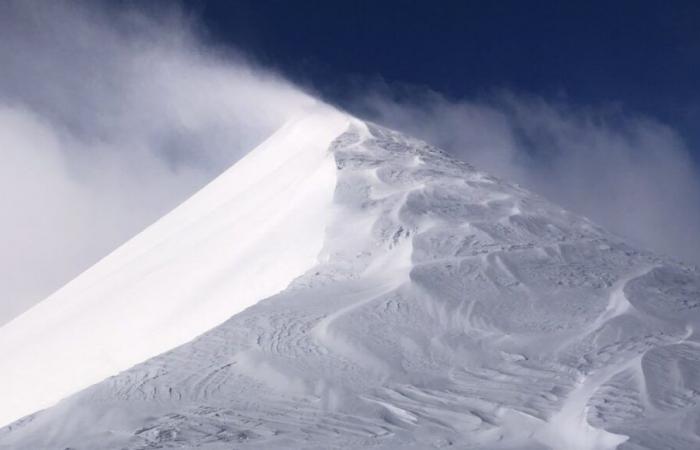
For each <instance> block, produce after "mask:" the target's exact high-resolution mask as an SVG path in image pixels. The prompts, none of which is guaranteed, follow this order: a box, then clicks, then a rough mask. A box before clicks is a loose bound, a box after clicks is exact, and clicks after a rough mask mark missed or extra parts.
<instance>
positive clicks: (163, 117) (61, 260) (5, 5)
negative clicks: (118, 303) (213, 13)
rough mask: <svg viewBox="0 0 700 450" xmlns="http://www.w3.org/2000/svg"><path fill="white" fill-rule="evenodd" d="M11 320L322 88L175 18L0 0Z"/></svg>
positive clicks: (1, 244)
mask: <svg viewBox="0 0 700 450" xmlns="http://www.w3.org/2000/svg"><path fill="white" fill-rule="evenodd" d="M0 61H1V62H2V63H1V64H2V70H0V129H1V130H2V133H0V151H1V152H2V165H0V192H2V195H1V196H0V209H2V211H4V214H3V220H2V221H0V248H2V256H1V257H0V286H2V289H3V293H2V297H1V298H0V324H1V323H3V322H6V321H7V320H9V319H10V318H12V317H13V316H15V315H17V314H18V313H19V312H21V311H23V310H25V309H26V308H28V307H29V306H31V305H32V304H33V303H35V302H36V301H38V300H40V299H41V298H43V297H45V296H46V295H48V294H49V293H50V292H51V291H53V290H55V289H57V288H58V287H60V286H61V285H62V284H64V283H65V282H67V281H68V280H69V279H70V278H71V277H73V276H75V275H77V274H78V273H79V272H80V271H81V270H83V269H85V268H86V267H87V266H89V265H90V264H92V263H94V262H95V261H96V260H97V259H98V258H100V257H102V256H104V255H105V254H106V253H108V252H109V251H110V250H111V249H113V248H114V247H115V246H116V245H118V244H120V243H122V242H124V241H125V240H126V239H127V238H128V237H130V236H132V235H133V234H135V233H136V232H137V231H139V230H140V229H142V228H143V227H144V226H145V225H147V224H149V223H151V222H153V221H154V220H155V219H156V218H158V217H159V216H161V215H162V214H164V213H165V212H167V211H168V210H170V209H171V208H172V207H174V206H175V205H176V204H178V203H179V202H180V201H182V200H183V199H184V198H185V197H187V196H188V195H189V194H191V193H192V192H194V191H195V190H196V189H197V188H199V187H201V186H202V185H204V184H205V183H206V182H208V181H209V180H211V179H212V178H213V177H214V176H215V175H217V174H219V173H220V172H222V171H223V170H224V169H225V168H227V167H228V166H230V165H231V164H232V163H233V162H234V161H236V160H237V159H238V158H240V157H241V156H242V155H243V154H244V153H245V152H246V151H248V150H250V149H251V148H252V147H254V146H255V145H256V144H257V143H259V142H260V141H261V140H262V139H263V138H265V137H267V136H268V135H269V134H271V133H272V131H274V130H275V129H277V128H279V126H280V125H281V124H282V123H283V122H285V121H286V120H287V119H288V118H289V117H290V116H291V115H292V114H294V112H295V111H298V110H299V109H301V108H303V107H304V106H305V105H308V104H310V103H313V102H314V100H312V99H311V98H309V97H308V96H307V95H306V94H304V93H302V92H301V91H300V90H299V89H297V88H294V87H292V86H291V85H290V84H289V83H287V82H285V81H284V80H282V79H280V78H279V77H276V76H274V75H273V74H271V73H269V72H266V71H264V70H261V69H259V68H257V67H255V66H254V65H251V64H249V63H248V62H246V61H244V59H243V58H241V57H240V56H238V55H236V54H232V53H231V52H230V51H229V52H223V51H216V50H212V48H211V46H208V47H207V48H205V47H204V46H203V45H202V44H201V39H199V38H198V37H197V30H196V27H195V26H194V25H193V22H192V21H191V20H189V19H188V18H187V17H186V16H184V15H183V14H181V13H179V12H178V11H177V10H175V9H171V10H170V14H169V15H167V17H163V15H162V14H161V15H159V17H157V18H156V17H155V16H153V15H150V14H148V13H145V12H143V11H136V10H123V9H119V10H118V9H117V8H111V7H108V6H105V5H104V4H102V3H88V2H68V1H58V2H38V1H37V2H34V1H30V2H25V1H22V2H20V1H10V2H2V5H0Z"/></svg>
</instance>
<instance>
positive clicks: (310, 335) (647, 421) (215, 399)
mask: <svg viewBox="0 0 700 450" xmlns="http://www.w3.org/2000/svg"><path fill="white" fill-rule="evenodd" d="M336 117H338V116H336V115H331V116H329V120H330V121H331V122H330V123H333V124H336ZM305 120H306V119H304V120H302V121H301V123H304V122H305ZM319 120H320V122H314V124H315V126H318V127H321V128H323V129H324V130H326V129H327V130H328V134H335V135H334V136H333V137H335V139H334V140H333V142H332V143H331V144H329V141H330V140H331V139H332V138H328V139H326V140H325V141H324V143H323V145H324V146H325V147H326V150H328V152H327V153H324V151H321V150H320V149H319V148H320V147H321V144H320V143H319V141H318V140H316V138H313V139H310V140H309V149H308V151H309V152H310V153H314V154H317V153H316V152H317V150H318V155H319V156H318V158H319V161H327V160H326V159H324V157H323V156H322V155H324V154H325V155H328V156H329V157H330V158H332V161H333V165H332V167H331V168H330V169H331V170H330V172H331V173H330V174H329V175H328V183H313V185H312V187H313V188H314V189H319V190H320V189H328V190H329V192H327V193H326V194H325V195H327V197H324V199H326V200H324V201H319V202H318V203H315V204H314V205H310V206H313V207H315V208H318V209H313V208H311V207H309V208H304V209H300V208H295V209H294V211H295V212H296V213H297V214H301V215H304V216H307V215H308V217H305V218H298V217H297V218H294V220H299V221H302V223H306V224H307V225H308V226H309V227H314V228H313V230H314V233H310V230H307V229H300V228H299V229H294V230H290V231H288V234H287V235H286V237H287V239H290V240H292V241H296V242H295V244H296V245H297V247H296V248H295V249H294V250H295V251H301V249H302V248H303V250H304V251H308V254H309V255H311V254H312V253H313V257H312V256H309V258H308V260H305V261H312V260H314V261H317V262H316V263H313V262H310V263H308V266H306V267H302V266H303V265H302V264H299V266H298V268H299V269H300V271H299V272H301V271H303V270H304V269H306V270H305V271H304V273H303V274H301V273H300V275H299V276H298V277H296V278H295V279H294V280H293V281H292V282H291V284H290V285H289V286H288V287H287V288H286V289H284V290H282V291H281V292H279V293H277V294H275V295H271V296H270V297H269V298H267V299H266V300H264V301H261V302H258V303H256V304H255V305H254V306H251V307H250V308H248V309H246V310H245V311H243V312H241V313H239V314H236V315H234V316H233V317H231V318H230V320H228V321H226V322H225V323H223V324H221V325H219V326H216V327H215V328H213V329H211V330H210V331H208V332H206V333H204V334H202V335H201V336H199V337H198V338H196V339H194V340H193V341H191V342H189V343H186V344H184V345H182V346H180V347H178V348H176V349H174V350H172V351H168V352H166V353H163V354H161V355H159V356H157V357H155V358H152V359H149V360H147V361H145V362H143V363H141V364H138V365H136V366H134V367H132V368H130V369H129V370H126V371H124V372H122V373H120V374H118V375H116V376H113V377H111V378H108V379H106V380H104V381H102V382H100V383H98V384H96V385H94V386H92V387H90V388H88V389H86V390H83V391H82V392H80V393H78V394H76V395H73V396H71V397H70V398H68V399H66V400H64V401H62V402H60V403H59V404H58V405H56V406H55V407H53V408H50V409H48V410H46V411H43V412H39V413H37V414H34V415H31V416H29V417H27V418H25V419H23V420H21V421H19V422H16V423H14V424H12V425H11V426H9V427H7V428H5V429H3V430H2V431H0V447H2V446H3V445H4V446H5V447H7V448H32V449H41V448H73V449H93V448H115V449H117V448H119V449H121V448H171V447H179V448H194V447H197V448H207V449H224V448H225V449H230V448H260V449H269V448H318V449H328V448H364V447H370V446H371V447H375V448H416V449H424V448H439V447H446V446H454V447H456V448H484V449H526V448H527V449H540V448H551V449H612V448H616V447H619V448H625V449H641V448H649V449H656V448H678V449H687V448H698V447H700V437H699V436H698V434H699V433H700V425H699V424H700V407H699V406H698V394H699V393H700V341H699V340H698V335H697V334H696V331H695V330H697V329H698V327H699V326H700V308H698V306H700V276H699V274H698V272H697V270H696V269H694V268H691V267H685V266H683V265H680V264H676V263H672V262H669V261H665V260H662V259H659V258H656V257H654V256H653V255H650V254H647V253H644V252H639V251H636V250H634V249H633V248H630V247H629V246H627V245H625V244H624V243H623V242H620V241H619V240H618V239H616V238H615V237H613V236H610V235H609V234H607V233H606V232H604V231H603V230H601V229H599V228H597V227H596V226H595V225H593V224H591V223H590V222H588V221H587V220H585V219H583V218H580V217H577V216H574V215H571V214H569V213H567V212H566V211H563V210H562V209H561V208H558V207H556V206H554V205H552V204H550V203H548V202H546V201H544V200H542V199H540V198H538V197H537V196H535V195H533V194H531V193H528V192H526V191H524V190H521V189H519V188H518V187H515V186H513V185H510V184H508V183H505V182H502V181H500V180H498V179H495V178H492V177H490V176H487V175H485V174H483V173H480V172H477V171H475V170H473V169H472V168H471V167H470V166H468V165H466V164H463V163H459V162H456V161H454V160H452V159H450V158H449V157H447V156H446V155H444V154H443V153H441V152H440V151H439V150H437V149H435V148H432V147H430V146H429V145H427V144H425V143H423V142H420V141H417V140H413V139H410V138H407V137H405V136H402V135H400V134H397V133H394V132H391V131H389V130H386V129H383V128H380V127H376V126H372V125H366V124H364V123H361V122H359V121H357V120H354V119H349V118H345V119H342V118H338V119H337V127H336V125H333V126H331V125H330V123H329V124H326V123H325V119H323V120H321V119H319ZM293 127H296V125H295V126H293ZM288 128H289V127H288ZM311 128H312V129H314V127H311ZM308 131H309V130H308V129H307V130H305V131H304V132H308ZM324 136H325V135H324ZM274 139H275V138H273V140H274ZM311 141H313V142H311ZM312 144H313V145H312ZM317 144H318V145H317ZM279 145H282V146H285V145H286V144H285V143H284V142H283V141H281V140H280V141H279ZM302 153H303V151H302ZM250 158H254V156H253V155H251V157H250ZM323 164H326V163H325V162H324V163H322V165H323ZM323 167H324V169H323V170H324V171H325V170H326V169H327V167H326V165H323ZM234 170H235V168H234ZM245 170H246V171H247V170H249V169H245ZM286 170H292V169H291V168H287V167H285V168H282V169H280V173H283V172H285V171H286ZM324 173H325V172H324ZM276 188H278V187H276ZM222 189H224V190H225V188H222ZM279 194H282V193H281V192H280V193H279ZM316 194H317V195H319V196H322V197H323V194H321V193H319V192H316ZM222 195H223V194H222ZM331 197H332V201H331ZM278 204H283V205H284V204H286V202H279V203H278ZM225 213H226V214H228V213H231V211H230V210H228V211H225ZM222 214H224V211H222ZM244 216H245V214H242V215H241V216H240V217H244ZM312 217H314V218H315V217H323V219H322V222H323V224H322V225H319V224H315V223H312V222H313V219H312ZM288 219H289V220H291V219H292V218H291V217H289V218H288ZM237 220H242V219H237ZM202 223H208V222H207V221H203V222H202ZM225 224H226V226H233V221H225ZM202 226H204V225H202ZM205 228H206V227H205ZM319 230H320V231H319ZM315 233H318V235H316V234H315ZM311 234H314V237H315V238H316V239H318V240H317V241H313V240H309V239H310V236H311ZM265 235H266V236H267V234H265ZM183 238H184V237H183V236H182V235H181V236H180V237H178V239H183ZM260 242H265V241H263V240H262V238H261V240H260V241H256V243H255V245H260ZM307 242H317V245H316V246H314V248H313V249H307V248H306V244H307ZM321 242H322V243H321ZM251 249H254V247H251ZM311 250H313V251H311ZM202 251H203V250H202ZM228 251H230V250H229V249H221V252H222V253H223V254H226V252H228ZM255 253H256V252H254V251H252V250H251V254H255ZM316 257H317V259H315V258H316ZM182 258H183V260H191V261H192V265H191V266H190V268H191V270H197V271H201V272H202V273H208V272H209V270H210V266H209V260H210V255H208V254H206V253H200V249H199V248H198V247H197V248H191V251H190V252H188V253H187V254H186V255H185V256H182ZM137 261H138V258H134V259H133V260H132V262H131V263H130V264H129V265H133V264H135V263H136V262H137ZM126 267H128V266H125V268H126ZM217 270H218V269H217ZM220 270H221V271H220V272H219V274H226V275H225V276H226V277H233V278H235V277H236V276H237V274H236V271H237V270H238V269H237V267H236V266H230V267H220ZM290 273H291V272H290ZM177 275H178V278H172V279H168V281H167V282H163V281H162V280H161V281H160V282H161V283H162V284H161V285H160V286H161V288H162V289H169V284H170V283H174V282H179V283H187V282H188V280H189V279H190V274H186V273H178V274H177ZM222 277H223V275H222ZM217 279H220V278H217ZM207 286H208V284H207V283H203V284H202V285H201V286H197V288H198V289H199V294H200V295H199V297H198V298H199V299H201V301H208V299H209V296H210V295H211V294H210V293H209V291H208V290H207V289H206V287H207ZM276 290H280V289H279V288H276ZM150 295H151V296H152V297H153V298H160V292H159V288H158V286H156V285H155V284H154V285H153V290H152V291H150ZM236 297H237V295H234V294H232V295H231V298H232V299H234V300H232V302H236V301H237V300H235V298H236ZM118 298H120V297H118ZM250 298H252V296H251V297H250ZM167 301H168V300H167V299H166V300H163V301H162V303H163V304H165V305H167ZM249 303H252V301H251V302H249ZM163 307H165V306H163ZM232 309H235V308H232ZM234 312H235V311H234ZM163 320H164V322H165V323H167V322H168V321H172V320H180V318H179V317H178V316H177V314H175V313H174V314H171V315H170V316H169V317H167V318H165V319H163ZM139 339H141V340H142V341H143V342H142V344H143V345H146V344H147V342H146V340H147V339H150V337H148V338H144V337H140V338H139ZM43 375H44V376H45V375H46V374H43ZM35 382H36V383H39V382H38V381H35Z"/></svg>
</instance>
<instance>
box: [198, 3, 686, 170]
mask: <svg viewBox="0 0 700 450" xmlns="http://www.w3.org/2000/svg"><path fill="white" fill-rule="evenodd" d="M186 5H187V6H186V8H191V11H192V12H194V13H195V14H196V15H198V16H200V18H201V19H202V20H203V22H204V24H205V26H206V28H207V29H208V32H209V33H210V36H211V37H212V38H213V39H215V40H217V41H223V42H225V43H230V44H234V45H236V46H237V47H239V48H241V49H242V50H243V51H244V52H246V53H248V54H250V55H252V56H253V57H254V58H255V59H256V60H257V61H259V62H261V63H263V64H264V65H267V66H272V67H274V68H276V69H278V70H280V71H281V72H283V73H284V74H285V75H286V76H288V77H290V78H291V79H293V80H294V81H297V82H299V83H302V84H309V85H312V86H314V88H315V89H318V90H319V91H320V92H321V93H322V94H323V95H324V96H325V97H326V98H328V99H331V100H333V101H336V102H339V103H341V104H342V103H343V102H344V101H345V100H347V99H346V98H345V96H346V94H347V93H348V92H352V91H351V90H350V89H349V88H350V87H352V86H354V85H357V84H358V82H359V83H362V81H363V80H365V81H367V80H369V81H372V80H374V81H376V80H377V79H379V78H381V79H382V80H383V81H385V82H387V83H388V84H389V85H392V84H395V83H408V84H414V85H419V86H422V87H428V88H430V89H433V90H436V91H439V92H441V93H443V94H445V95H447V96H448V97H450V98H453V99H459V98H464V97H473V96H475V95H479V94H481V93H483V92H485V91H489V90H491V89H498V88H508V89H511V90H514V91H516V92H521V93H529V94H537V95H542V96H545V97H561V96H565V98H566V99H567V100H568V101H570V102H573V103H574V104H581V105H591V104H593V105H600V104H608V103H615V104H618V106H621V107H623V108H625V110H627V111H629V112H633V113H634V112H639V113H643V114H648V115H651V116H653V117H655V118H657V119H659V120H661V121H663V122H665V123H668V124H671V125H672V126H674V127H675V128H676V129H678V130H679V131H680V132H681V134H682V135H683V136H684V137H685V138H686V140H687V141H688V143H689V144H691V146H692V147H697V144H699V143H700V130H696V128H697V126H696V124H697V123H698V121H699V120H700V2H691V1H617V2H569V1H548V2H545V1H532V2H522V1H497V2H484V1H481V2H471V1H435V0H433V1H365V0H356V1H349V2H336V1H328V0H326V1H311V0H307V1H299V2H292V1H279V0H278V1H273V0H268V1H261V0H237V1H225V0H209V1H206V0H198V1H195V2H190V3H187V4H186ZM694 153H695V155H696V156H697V155H698V152H697V151H696V152H694Z"/></svg>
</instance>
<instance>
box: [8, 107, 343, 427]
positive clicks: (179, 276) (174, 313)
mask: <svg viewBox="0 0 700 450" xmlns="http://www.w3.org/2000/svg"><path fill="white" fill-rule="evenodd" d="M352 120H353V119H352V118H350V117H349V116H346V115H344V114H342V113H340V112H337V111H335V110H333V109H332V108H330V107H327V106H325V105H316V106H314V107H313V108H311V109H310V110H309V111H305V112H304V113H303V114H299V116H298V117H295V118H293V119H292V120H290V121H289V122H288V123H286V124H285V125H284V126H283V127H282V128H281V129H280V130H278V131H277V132H276V133H275V134H274V135H273V136H271V137H270V138H268V139H267V140H266V141H265V142H263V143H262V144H261V145H260V146H259V147H258V148H256V149H255V150H253V151H252V152H251V153H249V154H248V155H247V156H246V157H244V158H243V159H242V160H240V161H239V162H238V163H237V164H235V165H234V166H233V167H231V168H230V169H229V170H228V171H226V172H225V173H223V174H222V175H221V176H219V177H218V178H217V179H216V180H214V181H212V182H211V183H210V184H209V185H208V186H206V187H205V188H203V189H202V190H201V191H200V192H198V193H197V194H195V195H194V196H193V197H192V198H190V199H189V200H187V201H186V202H185V203H183V204H182V205H181V206H179V207H178V208H176V209H175V210H173V211H172V212H171V213H169V214H167V215H166V216H164V217H163V218H162V219H160V220H159V221H158V222H156V223H155V224H153V225H152V226H150V227H148V228H147V229H146V230H144V231H143V232H142V233H140V234H139V235H137V236H136V237H134V238H133V239H131V240H130V241H128V242H127V243H126V244H124V245H122V246H121V247H120V248H118V249H117V250H115V251H114V252H113V253H112V254H110V255H109V256H107V257H105V258H104V259H103V260H102V261H100V262H99V263H98V264H96V265H95V266H93V267H92V268H90V269H89V270H87V271H86V272H85V273H83V274H82V275H80V276H79V277H77V278H76V279H75V280H73V281H72V282H70V283H69V284H67V285H66V286H65V287H63V288H62V289H60V290H59V291H57V292H56V293H55V294H53V295H51V296H50V297H48V298H47V299H46V300H44V301H43V302H41V303H39V304H38V305H37V306H35V307H34V308H32V309H31V310H29V311H27V312H26V313H25V314H23V315H21V316H20V317H18V318H16V319H15V320H13V321H11V322H10V323H8V324H7V325H5V326H4V327H2V328H0V355H2V358H0V398H1V399H2V401H0V424H7V423H9V422H11V421H13V420H16V419H18V418H20V417H22V416H24V415H26V414H29V413H32V412H34V411H36V410H39V409H42V408H45V407H48V406H50V405H52V404H53V403H55V402H56V401H58V400H60V399H61V398H63V397H65V396H67V395H69V394H71V393H73V392H76V391H78V390H79V389H83V388H85V387H87V386H89V385H91V384H93V383H96V382H98V381H100V380H102V379H104V378H106V377H108V376H110V375H114V374H116V373H118V372H120V371H122V370H125V369H127V368H129V367H131V366H133V365H134V364H136V363H139V362H141V361H144V360H145V359H147V358H149V357H152V356H155V355H157V354H159V353H162V352H164V351H166V350H169V349H171V348H174V347H176V346H178V345H180V344H184V343H185V342H187V341H189V340H191V339H193V338H194V337H195V336H197V335H199V334H201V333H203V332H205V331H207V330H209V329H211V328H213V327H214V326H216V325H218V324H220V323H221V322H223V321H224V320H226V319H228V318H229V317H231V316H232V315H233V314H236V313H238V312H240V311H242V310H243V309H245V308H246V307H248V306H250V305H252V304H254V303H255V302H256V301H258V300H260V299H263V298H266V297H269V296H271V295H273V294H275V293H277V292H279V291H281V290H283V289H284V288H285V287H286V286H287V285H288V284H289V283H290V282H291V281H292V280H293V279H294V278H296V277H298V276H300V275H301V274H303V273H304V272H305V271H307V270H308V269H309V268H310V267H312V266H313V265H314V264H315V263H316V261H317V256H318V253H319V252H320V250H321V248H322V245H323V236H324V230H325V226H326V222H327V219H328V214H327V211H329V209H330V204H331V201H332V196H333V192H334V189H335V183H336V168H335V161H334V159H333V156H332V155H331V154H329V152H328V147H329V145H330V143H331V141H332V140H333V139H335V138H336V137H337V136H338V135H339V134H341V133H342V132H344V131H345V130H346V129H347V128H348V126H349V124H350V122H351V121H352Z"/></svg>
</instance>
